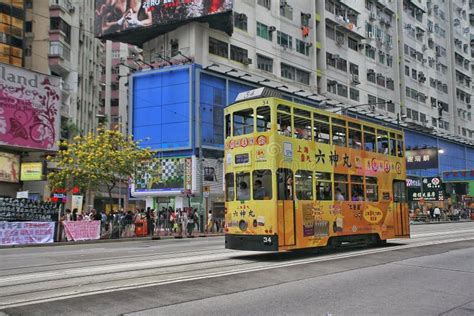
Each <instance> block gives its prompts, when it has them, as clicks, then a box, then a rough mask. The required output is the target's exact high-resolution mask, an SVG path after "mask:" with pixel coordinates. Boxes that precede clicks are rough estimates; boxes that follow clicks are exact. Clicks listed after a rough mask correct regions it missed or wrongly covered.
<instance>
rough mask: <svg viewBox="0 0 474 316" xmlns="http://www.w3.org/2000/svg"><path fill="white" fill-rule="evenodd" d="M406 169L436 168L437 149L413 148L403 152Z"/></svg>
mask: <svg viewBox="0 0 474 316" xmlns="http://www.w3.org/2000/svg"><path fill="white" fill-rule="evenodd" d="M405 159H406V161H407V170H414V169H433V168H438V149H436V148H427V149H413V150H407V151H406V152H405Z"/></svg>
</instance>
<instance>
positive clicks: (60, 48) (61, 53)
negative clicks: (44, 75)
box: [48, 41, 71, 75]
mask: <svg viewBox="0 0 474 316" xmlns="http://www.w3.org/2000/svg"><path fill="white" fill-rule="evenodd" d="M70 60H71V50H70V49H69V47H68V46H66V44H64V43H62V42H58V41H52V42H50V43H49V53H48V61H49V67H50V68H51V70H52V71H54V72H56V73H59V74H61V75H65V74H67V73H69V72H70V71H71V63H70Z"/></svg>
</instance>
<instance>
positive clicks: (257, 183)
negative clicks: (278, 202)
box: [252, 170, 272, 200]
mask: <svg viewBox="0 0 474 316" xmlns="http://www.w3.org/2000/svg"><path fill="white" fill-rule="evenodd" d="M252 178H253V199H254V200H271V199H272V172H271V170H255V171H254V172H253V173H252Z"/></svg>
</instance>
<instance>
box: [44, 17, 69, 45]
mask: <svg viewBox="0 0 474 316" xmlns="http://www.w3.org/2000/svg"><path fill="white" fill-rule="evenodd" d="M49 28H50V29H51V30H52V31H61V32H63V33H64V40H65V41H66V43H68V44H70V43H71V26H70V25H69V24H67V23H66V22H65V21H64V20H63V19H61V18H60V17H52V18H51V19H50V22H49Z"/></svg>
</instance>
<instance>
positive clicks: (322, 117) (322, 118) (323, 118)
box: [314, 113, 329, 123]
mask: <svg viewBox="0 0 474 316" xmlns="http://www.w3.org/2000/svg"><path fill="white" fill-rule="evenodd" d="M314 119H315V120H317V121H321V122H326V123H329V116H326V115H321V114H318V113H314Z"/></svg>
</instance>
